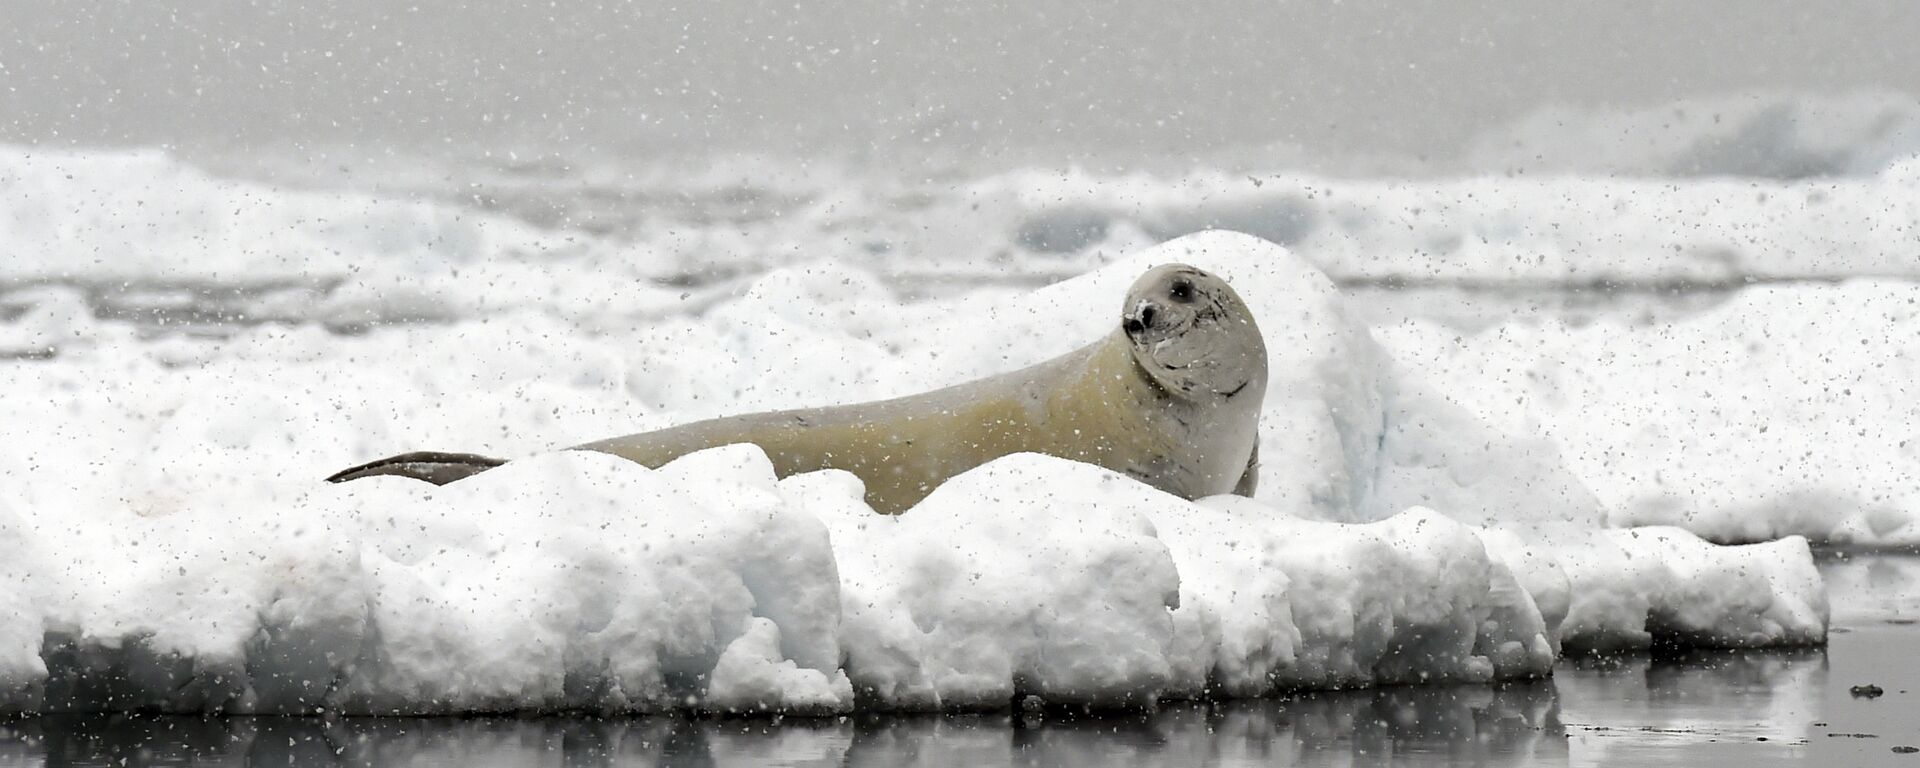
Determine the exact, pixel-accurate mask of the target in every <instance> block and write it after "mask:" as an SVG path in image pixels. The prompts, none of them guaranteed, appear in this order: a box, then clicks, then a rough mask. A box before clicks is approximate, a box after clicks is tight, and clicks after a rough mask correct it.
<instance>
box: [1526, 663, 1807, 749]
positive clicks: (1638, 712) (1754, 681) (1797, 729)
mask: <svg viewBox="0 0 1920 768" xmlns="http://www.w3.org/2000/svg"><path fill="white" fill-rule="evenodd" d="M1826 653H1827V652H1826V649H1823V648H1794V649H1780V650H1767V651H1692V652H1687V653H1685V654H1681V655H1678V656H1667V657H1661V658H1649V657H1647V656H1645V655H1636V656H1626V657H1613V658H1594V659H1579V660H1573V661H1567V662H1563V663H1561V664H1560V666H1558V667H1557V668H1555V669H1554V685H1555V687H1556V688H1557V689H1558V691H1559V693H1560V702H1561V718H1562V719H1563V720H1564V721H1565V723H1566V728H1567V732H1568V734H1569V736H1570V739H1571V742H1572V747H1573V749H1572V752H1573V755H1574V757H1575V759H1574V760H1573V761H1572V762H1573V764H1574V765H1622V764H1647V763H1652V762H1658V761H1659V760H1660V759H1661V756H1662V755H1665V756H1666V757H1668V758H1671V757H1672V755H1671V754H1669V753H1671V752H1672V750H1673V749H1674V748H1676V747H1685V746H1688V745H1692V746H1696V747H1697V746H1701V745H1707V746H1710V747H1711V748H1710V749H1708V750H1705V751H1703V752H1701V753H1700V754H1701V756H1704V757H1708V758H1711V759H1712V760H1713V761H1714V762H1713V764H1727V765H1734V764H1741V763H1743V762H1746V761H1748V760H1749V758H1752V757H1765V758H1770V759H1775V760H1778V759H1783V758H1788V757H1798V756H1801V755H1804V754H1805V750H1806V746H1807V741H1808V727H1809V725H1810V724H1811V723H1813V722H1814V721H1817V720H1819V719H1820V718H1819V713H1820V710H1821V709H1822V705H1823V697H1824V695H1825V692H1824V689H1825V687H1826V686H1827V657H1826ZM1689 760H1695V758H1694V757H1692V756H1691V755H1690V757H1689ZM1694 764H1701V763H1698V762H1697V760H1695V762H1694Z"/></svg>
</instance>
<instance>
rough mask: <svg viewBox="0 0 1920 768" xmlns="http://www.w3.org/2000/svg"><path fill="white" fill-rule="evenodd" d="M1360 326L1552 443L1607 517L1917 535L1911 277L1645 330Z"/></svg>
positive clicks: (1890, 541)
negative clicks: (1466, 332) (1471, 331)
mask: <svg viewBox="0 0 1920 768" xmlns="http://www.w3.org/2000/svg"><path fill="white" fill-rule="evenodd" d="M1376 335H1377V336H1378V337H1379V338H1380V339H1381V340H1382V341H1383V342H1384V343H1385V345H1386V346H1387V348H1388V349H1390V350H1391V351H1392V353H1393V357H1394V358H1395V360H1396V361H1398V362H1399V363H1400V364H1402V365H1404V366H1406V367H1407V368H1409V369H1410V370H1412V371H1414V372H1415V373H1414V375H1417V376H1419V377H1421V378H1422V379H1423V380H1425V381H1428V382H1431V385H1432V386H1434V387H1435V388H1437V389H1439V390H1440V391H1444V392H1447V393H1450V395H1451V398H1452V400H1453V401H1454V402H1456V403H1458V404H1459V405H1460V406H1461V407H1463V408H1465V409H1467V410H1470V411H1472V412H1473V413H1474V414H1475V415H1476V416H1477V417H1478V418H1480V419H1484V420H1485V421H1486V422H1488V423H1492V424H1495V425H1499V427H1500V428H1502V429H1505V430H1508V431H1512V432H1517V433H1529V434H1538V435H1541V436H1543V437H1544V438H1545V441H1546V442H1548V443H1550V444H1552V445H1554V446H1557V447H1558V453H1559V454H1560V455H1561V456H1564V457H1565V461H1566V466H1568V467H1569V468H1571V470H1572V472H1573V473H1574V474H1575V475H1577V476H1578V477H1579V478H1581V479H1582V480H1584V482H1585V485H1586V487H1587V488H1590V489H1592V490H1593V492H1594V493H1596V494H1597V495H1598V496H1599V497H1600V499H1601V502H1602V504H1603V506H1604V507H1605V509H1606V513H1607V518H1608V520H1609V521H1610V522H1611V523H1612V524H1613V525H1616V526H1642V525H1670V526H1679V527H1683V528H1686V529H1688V530H1691V531H1693V532H1695V533H1698V534H1700V535H1701V536H1703V537H1705V538H1708V539H1711V540H1714V541H1720V542H1753V541H1768V540H1774V539H1782V538H1785V537H1789V536H1794V535H1800V536H1805V537H1807V538H1809V539H1812V540H1814V541H1815V542H1820V543H1838V544H1855V545H1911V544H1915V543H1920V432H1917V431H1916V429H1917V428H1920V399H1916V398H1915V396H1914V394H1915V393H1914V391H1913V388H1912V385H1911V382H1912V381H1913V380H1914V376H1913V373H1914V371H1916V370H1920V362H1917V361H1920V342H1917V341H1916V340H1920V285H1916V284H1914V283H1908V282H1899V281H1890V280H1889V281H1872V280H1856V281H1850V282H1846V283H1842V284H1839V285H1781V286H1756V287H1754V288H1750V289H1748V290H1746V291H1744V292H1742V293H1741V294H1739V295H1738V296H1737V297H1735V298H1734V299H1733V300H1731V301H1729V302H1728V303H1727V304H1726V305H1724V306H1722V307H1720V308H1717V309H1715V310H1712V311H1710V312H1707V313H1705V314H1702V315H1699V316H1696V317H1692V318H1687V319H1683V320H1679V321H1676V322H1671V323H1664V324H1659V325H1652V326H1627V325H1620V324H1614V323H1596V324H1593V325H1590V326H1585V327H1567V326H1563V325H1560V324H1557V323H1548V324H1544V325H1537V326H1536V325H1522V324H1508V325H1504V326H1499V327H1495V328H1492V329H1489V330H1486V331H1483V332H1481V333H1478V334H1474V335H1469V336H1464V337H1463V336H1461V335H1460V334H1459V333H1458V332H1456V331H1454V330H1451V329H1445V328H1441V327H1438V326H1433V325H1427V324H1407V325H1403V326H1399V327H1394V328H1387V329H1379V330H1377V331H1376Z"/></svg>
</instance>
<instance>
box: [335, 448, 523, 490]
mask: <svg viewBox="0 0 1920 768" xmlns="http://www.w3.org/2000/svg"><path fill="white" fill-rule="evenodd" d="M505 463H507V460H506V459H495V458H492V457H488V456H476V455H474V454H471V453H441V452H439V451H414V452H413V453H403V454H400V455H398V456H389V457H387V458H384V459H380V460H378V461H369V462H367V463H365V464H361V465H360V466H357V467H348V468H347V469H343V470H340V471H339V472H335V473H334V474H333V476H331V477H328V478H327V482H329V483H344V482H346V481H348V480H358V479H360V478H363V477H374V476H377V475H398V476H400V477H411V478H413V479H415V480H425V481H427V482H429V483H433V484H434V485H446V484H447V483H451V482H453V481H455V480H460V479H462V478H465V477H467V476H469V475H477V474H479V473H481V472H485V471H487V470H489V469H493V468H494V467H497V466H500V465H502V464H505Z"/></svg>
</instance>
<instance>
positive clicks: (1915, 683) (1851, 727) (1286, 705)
mask: <svg viewBox="0 0 1920 768" xmlns="http://www.w3.org/2000/svg"><path fill="white" fill-rule="evenodd" d="M1821 567H1822V570H1823V572H1825V574H1826V575H1827V578H1828V583H1829V585H1830V588H1831V589H1832V590H1833V592H1834V598H1835V599H1834V616H1835V628H1834V634H1833V636H1832V640H1831V643H1830V644H1829V646H1828V647H1826V648H1806V649H1791V650H1769V651H1745V652H1734V651H1711V652H1691V653H1682V654H1655V655H1649V654H1631V655H1625V656H1619V657H1607V658H1588V659H1576V660H1568V661H1565V662H1562V663H1561V665H1560V666H1559V667H1558V668H1557V669H1556V670H1555V673H1554V677H1553V678H1552V679H1551V680H1542V681H1534V682H1526V683H1514V684H1505V685H1496V686H1427V687H1393V688H1384V689H1377V690H1368V691H1338V692H1320V693H1312V694H1300V695H1295V696H1290V697H1284V698H1277V699H1271V700H1262V701H1242V702H1217V703H1183V704H1176V705H1169V706H1165V707H1163V708H1161V709H1160V710H1158V711H1155V712H1151V713H1134V714H1121V715H1114V714H1105V715H1098V716H1090V715H1075V714H1070V713H1047V714H1043V715H1021V714H996V715H968V716H944V717H942V716H880V715H862V716H856V717H848V718H832V719H824V720H812V719H784V720H783V719H769V718H689V717H650V718H632V719H614V720H600V719H587V718H570V719H569V718H485V719H380V718H366V719H339V720H331V719H318V718H178V717H135V716H110V717H59V718H39V719H25V720H16V721H11V722H0V766H16V765H20V766H49V767H63V766H123V765H125V766H285V765H296V766H309V765H312V766H363V767H366V768H388V767H393V766H450V767H451V766H457V767H458V768H478V767H480V766H496V765H497V766H510V765H512V766H518V765H548V766H608V767H612V766H682V765H686V766H706V765H787V766H815V765H836V766H895V765H928V766H934V765H977V766H1000V765H1006V766H1016V765H1020V766H1025V765H1033V766H1041V765H1085V766H1109V765H1221V766H1235V765H1356V764H1358V765H1371V764H1389V765H1408V766H1426V765H1567V766H1629V765H1681V766H1754V765H1772V764H1804V763H1817V764H1822V765H1828V766H1854V765H1883V764H1884V765H1907V764H1912V765H1920V753H1906V752H1902V751H1897V750H1900V749H1903V748H1910V747H1920V706H1916V704H1917V703H1920V665H1915V664H1914V663H1913V653H1914V651H1915V650H1916V649H1920V625H1917V624H1915V623H1914V621H1915V619H1916V618H1920V558H1914V557H1911V556H1901V555H1861V556H1852V557H1848V556H1843V555H1829V556H1827V557H1826V558H1825V559H1824V561H1823V562H1822V565H1821ZM1869 684H1871V685H1877V686H1879V687H1880V689H1881V690H1882V694H1881V695H1879V696H1877V697H1868V696H1864V695H1861V694H1859V693H1856V692H1854V691H1853V690H1851V689H1853V688H1854V687H1855V686H1864V685H1869Z"/></svg>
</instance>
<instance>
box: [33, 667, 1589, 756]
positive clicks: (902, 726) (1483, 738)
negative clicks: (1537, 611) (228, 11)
mask: <svg viewBox="0 0 1920 768" xmlns="http://www.w3.org/2000/svg"><path fill="white" fill-rule="evenodd" d="M1556 710H1557V706H1556V703H1555V697H1554V689H1553V685H1552V683H1549V682H1537V683H1528V684H1523V685H1505V686H1497V687H1488V686H1463V687H1427V688H1388V689H1380V690H1372V691H1350V692H1330V693H1315V694H1306V695H1301V696H1298V697H1293V698H1288V699H1275V700H1265V701H1244V702H1217V703H1198V704H1179V705H1170V706H1167V707H1164V708H1162V709H1160V710H1159V711H1156V712H1152V713H1139V714H1132V715H1111V714H1109V715H1101V716H1073V715H1062V714H1054V713H1049V714H1047V715H1044V716H1021V715H1006V714H1001V715H972V716H957V717H955V716H946V717H941V716H919V717H915V716H907V717H901V716H879V715H872V716H859V717H852V718H839V719H828V720H805V719H788V720H784V721H783V720H777V719H732V718H681V717H655V718H636V719H616V720H594V719H557V718H524V719H522V718H498V719H401V718H393V719H377V718H366V719H360V718H349V719H341V720H321V719H317V718H232V719H219V718H186V717H136V716H112V717H82V716H66V717H47V718H39V719H30V720H21V721H15V722H12V723H7V724H4V725H0V764H4V765H16V764H24V765H46V766H55V767H60V766H109V765H112V766H120V765H129V766H141V765H153V766H175V765H178V766H214V765H219V766H286V765H299V766H336V765H337V766H366V767H369V768H378V767H381V766H460V768H482V767H484V766H495V765H499V766H508V765H535V764H538V765H556V766H606V767H608V768H612V767H614V766H702V765H745V764H752V765H790V766H813V765H845V766H900V765H926V766H943V765H981V766H996V765H1005V766H1015V765H1066V766H1075V765H1084V766H1110V765H1163V764H1165V765H1222V764H1249V763H1271V762H1280V763H1304V764H1345V763H1348V762H1352V761H1353V759H1354V758H1355V757H1361V756H1364V757H1366V758H1367V759H1368V760H1369V761H1372V760H1376V759H1381V758H1395V759H1399V760H1412V761H1415V762H1425V761H1429V760H1431V761H1437V762H1443V763H1457V762H1471V763H1478V764H1492V765H1521V764H1536V763H1539V762H1540V761H1542V760H1548V761H1551V762H1555V763H1564V762H1565V760H1566V749H1567V747H1566V739H1565V736H1564V734H1563V732H1562V730H1561V728H1560V725H1559V720H1558V719H1557V716H1556Z"/></svg>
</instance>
